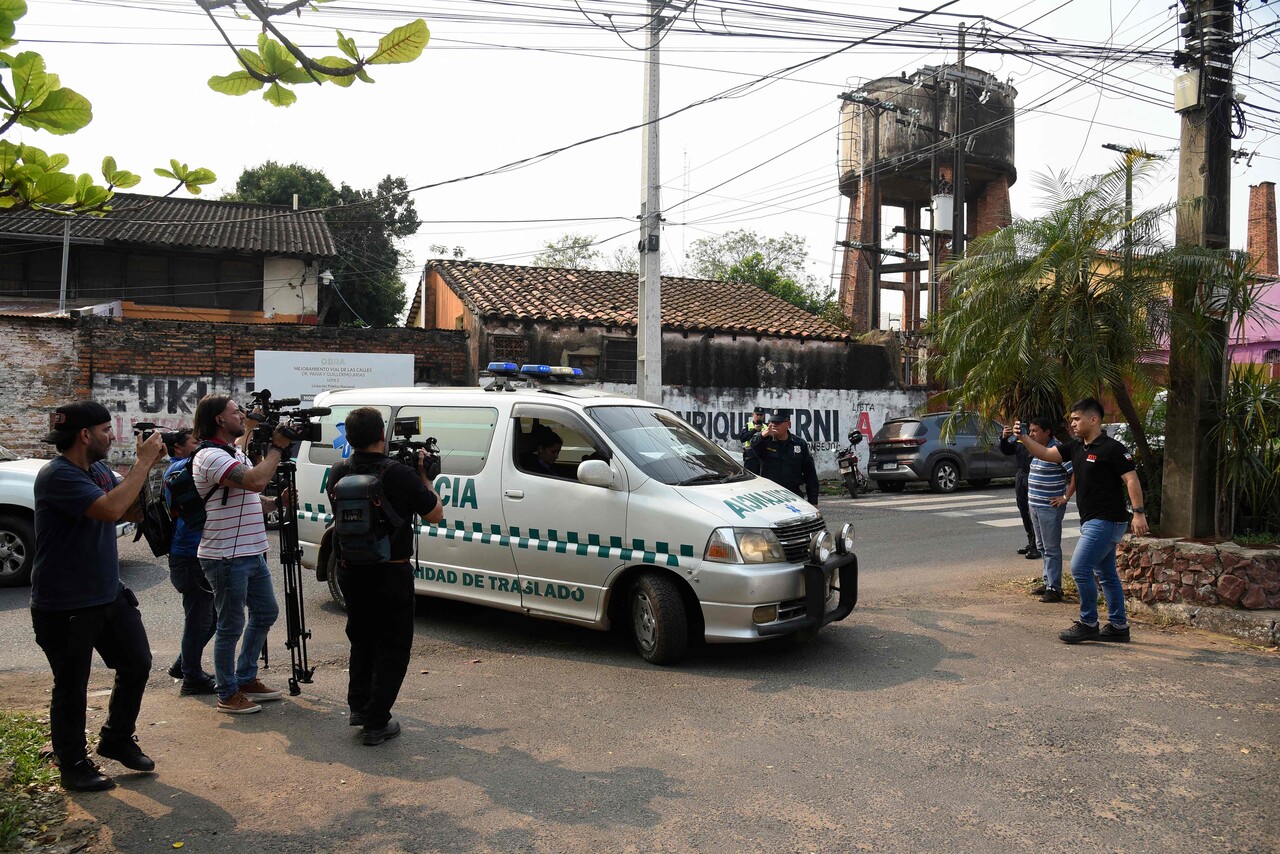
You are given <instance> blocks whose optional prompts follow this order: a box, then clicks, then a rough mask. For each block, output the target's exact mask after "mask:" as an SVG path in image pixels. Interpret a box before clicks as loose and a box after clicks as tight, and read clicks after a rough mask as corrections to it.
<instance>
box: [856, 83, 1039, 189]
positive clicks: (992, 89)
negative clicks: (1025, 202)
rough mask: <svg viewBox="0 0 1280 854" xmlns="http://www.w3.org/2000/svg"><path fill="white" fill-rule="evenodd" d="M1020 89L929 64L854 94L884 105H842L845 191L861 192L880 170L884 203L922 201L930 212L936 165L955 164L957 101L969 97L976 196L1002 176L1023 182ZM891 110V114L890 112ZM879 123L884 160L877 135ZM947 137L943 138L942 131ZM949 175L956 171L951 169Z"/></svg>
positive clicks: (966, 121)
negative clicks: (865, 177) (1017, 130)
mask: <svg viewBox="0 0 1280 854" xmlns="http://www.w3.org/2000/svg"><path fill="white" fill-rule="evenodd" d="M1017 94H1018V93H1017V90H1015V89H1014V88H1013V87H1012V86H1010V85H1008V84H1006V83H1001V82H1000V81H999V80H997V79H996V78H995V77H994V76H993V75H991V74H988V73H987V72H985V71H981V70H979V69H976V68H972V67H966V68H965V69H963V70H961V69H960V68H959V67H958V66H955V65H944V66H925V67H923V68H921V69H920V70H918V71H917V72H915V73H914V74H912V75H911V76H907V75H906V74H903V75H902V76H900V77H881V78H879V79H877V80H872V81H870V82H869V83H867V84H866V85H865V86H863V87H861V88H860V89H858V90H857V92H855V93H854V96H855V97H857V98H859V99H862V98H866V99H870V100H873V101H878V102H880V104H881V105H882V107H873V106H867V105H865V104H859V103H853V102H849V101H846V102H845V103H844V104H842V105H841V124H840V128H841V130H840V191H841V193H843V194H844V195H846V196H850V197H852V196H853V195H854V194H855V193H856V192H857V185H858V182H859V178H860V177H861V175H862V173H863V164H864V163H865V164H866V166H867V167H868V168H871V167H872V166H878V167H879V168H878V169H877V170H876V171H878V172H879V175H880V198H881V200H882V202H883V203H884V204H893V203H895V202H899V203H901V202H916V203H919V204H920V205H924V206H927V205H928V204H929V201H930V197H931V196H932V191H933V187H932V186H931V161H932V156H933V152H934V151H937V153H938V154H940V156H941V160H942V163H943V164H945V165H946V166H948V167H949V166H950V163H951V158H952V151H953V149H952V147H951V134H952V133H953V132H954V131H955V123H956V102H955V99H956V97H963V98H964V102H963V104H962V107H963V109H962V124H963V130H964V132H966V133H970V132H975V131H976V133H972V135H971V136H969V137H968V138H967V139H966V141H965V147H966V153H965V177H966V181H967V184H968V187H969V195H972V194H973V193H974V192H975V191H976V190H977V189H978V188H980V187H981V186H982V185H983V184H986V183H988V182H990V181H992V180H994V179H996V178H997V177H998V176H1000V175H1004V176H1005V177H1007V179H1008V182H1009V184H1013V182H1014V181H1016V180H1017V169H1016V168H1015V167H1014V161H1013V155H1014V147H1013V140H1014V99H1015V98H1016V97H1017ZM885 107H887V108H885ZM876 123H878V125H879V157H878V163H873V161H875V160H876V159H877V158H876V157H875V145H874V143H875V140H874V131H875V130H876ZM939 131H941V133H939ZM947 171H948V172H949V171H950V169H949V168H948V169H947Z"/></svg>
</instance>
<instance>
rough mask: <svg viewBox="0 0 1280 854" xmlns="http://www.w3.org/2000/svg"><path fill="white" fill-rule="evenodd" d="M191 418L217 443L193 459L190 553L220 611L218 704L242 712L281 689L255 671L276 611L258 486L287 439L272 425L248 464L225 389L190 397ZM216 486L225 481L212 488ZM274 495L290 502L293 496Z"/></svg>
mask: <svg viewBox="0 0 1280 854" xmlns="http://www.w3.org/2000/svg"><path fill="white" fill-rule="evenodd" d="M193 420H194V423H195V430H196V437H197V438H198V439H200V440H201V441H204V442H212V443H216V445H217V446H218V447H215V448H206V449H205V450H202V451H201V452H200V453H198V454H196V456H195V458H194V461H193V462H192V464H191V465H192V466H193V469H192V475H193V476H194V480H195V486H196V489H197V490H198V491H199V492H200V494H201V495H210V499H209V501H208V503H207V504H206V505H205V523H204V530H203V531H202V532H201V536H200V546H199V548H198V549H197V552H196V553H197V555H198V556H199V558H200V567H201V568H202V569H203V570H204V575H205V578H206V579H207V580H208V582H209V586H210V587H212V588H213V601H214V605H215V606H216V608H217V613H218V621H217V624H218V627H217V630H216V632H215V635H214V642H213V669H214V674H215V677H216V679H217V692H218V711H220V712H226V713H227V714H232V715H247V714H251V713H253V712H258V711H261V710H262V707H261V706H259V705H258V703H260V702H265V701H267V700H279V699H280V698H281V697H283V696H284V694H283V692H281V691H278V690H275V689H273V688H268V687H267V686H266V685H264V684H263V683H262V681H261V680H259V679H258V655H259V653H261V652H262V646H263V644H264V643H265V642H266V639H267V632H268V631H269V630H270V629H271V626H272V625H273V624H274V623H275V621H276V617H278V616H279V614H280V608H279V606H278V605H277V604H276V595H275V590H274V589H273V588H272V585H271V570H270V569H268V567H267V531H266V527H265V526H264V524H263V518H262V497H261V495H260V493H261V492H262V490H263V489H265V488H266V487H267V484H268V483H270V482H271V477H272V475H274V474H275V471H276V467H277V466H278V465H279V464H280V462H281V460H283V459H286V458H287V456H288V449H289V446H290V445H291V444H292V442H291V440H290V439H289V437H288V436H287V435H286V434H285V433H284V431H283V430H282V429H281V428H280V427H277V428H275V430H274V432H273V433H272V436H271V442H270V444H269V446H268V448H267V451H266V453H265V454H264V455H263V459H262V462H260V463H258V464H257V465H252V464H251V463H250V462H249V458H248V457H247V456H245V454H244V452H243V451H242V450H241V448H240V447H239V446H238V443H237V440H239V439H242V438H243V437H244V435H245V432H246V431H245V424H244V422H245V414H244V412H243V411H242V410H241V409H240V406H239V404H237V403H236V402H235V401H234V400H232V399H231V398H230V397H228V396H226V395H221V394H210V395H206V396H205V397H204V398H203V399H202V400H201V401H200V402H199V403H198V404H197V405H196V412H195V417H194V419H193ZM218 486H221V487H223V489H222V490H220V491H218V492H217V493H215V494H212V495H211V493H212V492H213V490H214V489H215V487H218ZM279 500H280V501H281V502H288V501H290V500H292V496H284V495H282V496H280V497H279ZM246 609H247V610H248V612H249V618H248V621H247V623H246V620H245V610H246ZM237 643H239V645H240V654H239V657H238V658H237V656H236V645H237Z"/></svg>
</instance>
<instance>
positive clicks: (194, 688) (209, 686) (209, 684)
mask: <svg viewBox="0 0 1280 854" xmlns="http://www.w3.org/2000/svg"><path fill="white" fill-rule="evenodd" d="M179 693H181V694H182V696H184V697H203V696H205V695H208V694H216V693H218V688H217V685H216V684H214V681H213V680H212V679H207V678H206V679H198V680H196V681H195V682H188V681H187V680H185V679H184V680H182V690H181V691H180V692H179Z"/></svg>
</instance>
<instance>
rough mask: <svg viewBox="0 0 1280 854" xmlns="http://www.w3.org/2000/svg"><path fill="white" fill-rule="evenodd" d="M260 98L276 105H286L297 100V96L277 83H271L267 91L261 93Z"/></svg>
mask: <svg viewBox="0 0 1280 854" xmlns="http://www.w3.org/2000/svg"><path fill="white" fill-rule="evenodd" d="M262 100H264V101H266V102H267V103H268V104H274V105H275V106H277V107H287V106H289V105H290V104H292V103H293V102H294V101H296V100H298V96H297V95H295V94H293V92H292V91H290V90H289V89H287V88H286V87H284V86H281V85H280V84H279V83H272V84H271V85H270V86H269V87H268V88H267V91H265V92H263V93H262Z"/></svg>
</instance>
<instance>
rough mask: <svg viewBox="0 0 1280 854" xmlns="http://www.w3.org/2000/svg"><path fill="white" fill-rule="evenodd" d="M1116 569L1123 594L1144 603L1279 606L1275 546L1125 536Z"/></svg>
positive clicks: (1279, 572) (1278, 553)
mask: <svg viewBox="0 0 1280 854" xmlns="http://www.w3.org/2000/svg"><path fill="white" fill-rule="evenodd" d="M1116 568H1117V569H1118V570H1119V572H1120V580H1121V581H1122V582H1123V583H1124V590H1125V595H1126V596H1128V597H1130V598H1133V599H1137V600H1139V601H1141V602H1144V603H1146V604H1148V605H1150V604H1153V603H1156V602H1179V603H1185V604H1188V605H1220V606H1225V607H1229V608H1244V609H1247V610H1260V609H1264V608H1280V549H1251V548H1245V547H1244V546H1238V545H1236V544H1235V543H1219V544H1217V545H1208V544H1204V543H1189V542H1186V541H1185V540H1177V539H1174V540H1162V539H1156V538H1154V537H1143V538H1135V537H1130V538H1126V539H1125V540H1124V541H1123V542H1122V543H1120V546H1119V548H1118V549H1117V553H1116Z"/></svg>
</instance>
